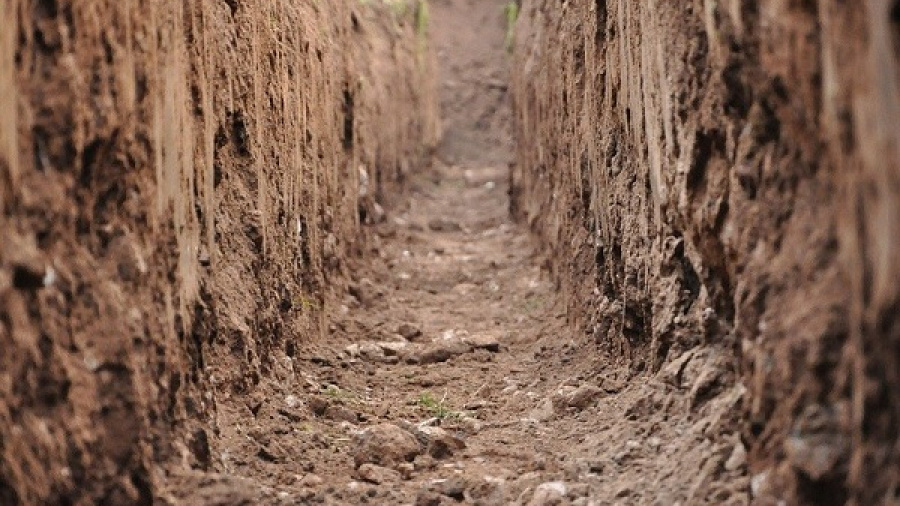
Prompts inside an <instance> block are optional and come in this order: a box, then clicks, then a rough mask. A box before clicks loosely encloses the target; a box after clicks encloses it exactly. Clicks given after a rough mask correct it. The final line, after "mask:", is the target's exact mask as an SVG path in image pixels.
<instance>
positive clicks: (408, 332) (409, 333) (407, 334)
mask: <svg viewBox="0 0 900 506" xmlns="http://www.w3.org/2000/svg"><path fill="white" fill-rule="evenodd" d="M397 333H398V334H400V335H401V336H403V338H404V339H408V340H410V341H412V340H414V339H415V338H417V337H420V336H421V335H422V330H421V329H420V328H419V327H416V326H415V325H412V324H409V323H404V324H402V325H400V327H398V328H397Z"/></svg>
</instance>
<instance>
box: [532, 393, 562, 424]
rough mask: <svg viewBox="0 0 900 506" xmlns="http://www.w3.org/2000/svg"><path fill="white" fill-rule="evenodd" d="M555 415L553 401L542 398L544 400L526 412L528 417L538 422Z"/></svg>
mask: <svg viewBox="0 0 900 506" xmlns="http://www.w3.org/2000/svg"><path fill="white" fill-rule="evenodd" d="M555 415H556V409H554V407H553V401H552V400H551V399H544V401H543V402H542V403H541V404H540V405H539V406H538V407H536V408H534V409H533V410H531V412H530V413H528V418H530V419H532V420H537V421H538V422H546V421H547V420H550V419H551V418H553V417H554V416H555Z"/></svg>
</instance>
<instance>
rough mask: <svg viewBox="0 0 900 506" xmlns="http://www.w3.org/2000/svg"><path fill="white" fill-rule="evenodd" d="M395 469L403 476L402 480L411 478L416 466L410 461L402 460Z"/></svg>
mask: <svg viewBox="0 0 900 506" xmlns="http://www.w3.org/2000/svg"><path fill="white" fill-rule="evenodd" d="M397 471H399V472H400V475H401V476H403V479H404V480H408V479H410V478H412V476H413V473H415V472H416V466H415V464H413V463H412V462H404V463H402V464H398V465H397Z"/></svg>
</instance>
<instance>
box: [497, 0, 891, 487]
mask: <svg viewBox="0 0 900 506" xmlns="http://www.w3.org/2000/svg"><path fill="white" fill-rule="evenodd" d="M898 15H900V4H898V3H897V2H896V1H893V2H889V1H881V0H875V1H866V2H854V3H847V2H838V1H828V0H820V1H805V2H799V1H784V0H763V1H758V2H745V1H739V0H728V1H719V2H711V1H700V0H697V1H689V2H650V3H648V2H629V1H625V0H608V1H597V2H594V1H571V2H563V3H562V5H560V3H559V2H557V1H547V0H532V1H529V0H526V1H524V2H523V7H522V13H521V17H520V22H519V31H518V33H517V36H518V44H517V45H516V60H515V63H514V65H513V68H514V69H515V76H514V77H513V90H514V93H513V95H514V101H515V125H516V126H515V136H516V138H517V139H518V140H519V143H518V154H517V169H516V171H515V172H514V177H513V180H514V194H515V196H516V197H515V198H514V201H513V203H514V209H515V211H516V213H517V215H518V216H519V217H521V218H522V219H524V220H527V221H528V223H530V224H532V226H533V227H534V228H535V229H536V230H538V231H539V233H540V234H541V236H542V237H543V239H544V243H545V244H546V245H547V248H548V251H549V252H550V253H549V254H550V255H551V256H552V258H553V259H554V260H555V261H554V262H552V266H553V271H554V273H555V279H557V280H559V281H560V283H561V284H562V293H563V294H564V296H566V298H567V303H566V307H567V308H568V314H570V315H573V319H575V320H577V322H578V323H579V324H580V325H582V326H584V327H585V328H587V329H588V331H589V333H590V334H591V335H592V336H593V337H594V338H595V339H596V340H597V342H598V343H600V345H601V348H602V349H603V350H606V351H607V352H609V353H610V354H612V355H613V356H614V357H616V358H617V359H621V360H622V361H624V362H625V363H627V364H629V365H630V369H631V370H634V371H646V372H648V373H653V372H654V371H657V370H659V369H660V368H661V367H665V366H666V364H671V363H672V361H673V360H677V359H678V357H680V356H684V355H683V354H684V353H685V351H686V350H696V349H698V347H700V348H699V349H706V348H707V347H710V348H711V349H715V350H719V351H720V352H721V353H722V355H723V357H725V359H726V361H727V362H728V363H729V364H730V367H729V370H731V371H734V372H735V373H736V374H737V377H738V381H739V384H743V385H745V386H746V389H747V395H746V398H745V400H744V403H743V405H742V407H741V410H742V413H741V418H742V419H743V431H742V436H743V439H744V441H746V442H747V443H748V444H749V447H750V458H749V460H750V464H751V473H752V474H753V475H754V481H755V482H756V484H757V485H758V486H757V497H756V501H757V502H759V503H761V504H769V503H773V504H774V503H777V502H778V501H779V500H787V501H788V502H789V503H794V502H797V503H812V504H843V503H844V502H845V501H846V502H850V503H855V504H876V503H883V502H886V503H895V502H897V501H900V488H898V487H900V431H898V427H900V402H898V401H900V399H898V397H897V395H898V394H897V392H900V383H898V381H900V377H898V376H897V371H898V366H900V364H898V357H900V311H898V308H900V306H898V304H900V289H898V287H900V262H898V260H900V233H898V232H900V225H898V216H900V212H898V211H900V129H898V128H897V124H898V121H900V86H898V83H900V79H898V76H900V49H898V48H900V46H898V41H900V35H898V33H900V32H898V31H897V27H898V24H897V23H898V19H900V18H898ZM688 353H693V351H688Z"/></svg>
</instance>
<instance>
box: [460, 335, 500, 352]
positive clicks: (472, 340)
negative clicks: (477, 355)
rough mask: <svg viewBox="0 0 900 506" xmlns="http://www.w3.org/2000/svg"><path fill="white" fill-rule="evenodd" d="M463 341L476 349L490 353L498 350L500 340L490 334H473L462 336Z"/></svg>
mask: <svg viewBox="0 0 900 506" xmlns="http://www.w3.org/2000/svg"><path fill="white" fill-rule="evenodd" d="M463 341H464V342H465V343H466V344H468V345H469V346H471V347H472V348H474V349H476V350H487V351H490V352H492V353H497V352H499V351H500V341H499V340H497V337H496V336H492V335H490V334H475V335H474V336H468V337H465V338H463Z"/></svg>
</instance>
